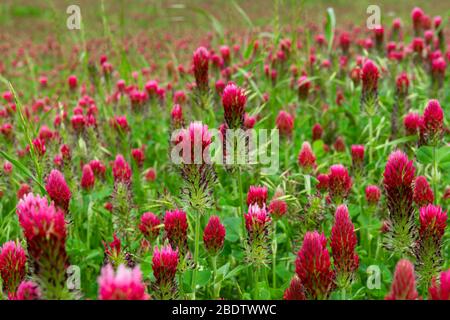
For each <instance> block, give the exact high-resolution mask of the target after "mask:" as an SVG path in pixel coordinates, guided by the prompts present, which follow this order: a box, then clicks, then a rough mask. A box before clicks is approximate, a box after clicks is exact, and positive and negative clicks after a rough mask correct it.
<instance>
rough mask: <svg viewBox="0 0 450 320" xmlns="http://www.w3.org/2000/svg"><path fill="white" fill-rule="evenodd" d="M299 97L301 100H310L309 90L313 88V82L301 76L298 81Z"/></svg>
mask: <svg viewBox="0 0 450 320" xmlns="http://www.w3.org/2000/svg"><path fill="white" fill-rule="evenodd" d="M297 88H298V97H299V99H300V100H306V98H308V94H309V89H310V88H311V81H310V80H309V79H308V77H307V76H301V77H300V78H299V79H298V81H297Z"/></svg>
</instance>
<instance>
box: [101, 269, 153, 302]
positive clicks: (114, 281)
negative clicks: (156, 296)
mask: <svg viewBox="0 0 450 320" xmlns="http://www.w3.org/2000/svg"><path fill="white" fill-rule="evenodd" d="M98 285H99V291H98V298H99V299H100V300H148V299H149V298H150V296H149V295H148V294H147V293H146V292H145V283H144V282H143V280H142V273H141V270H140V268H139V267H135V268H133V269H129V268H127V267H125V266H124V265H120V266H119V267H118V268H117V272H114V269H113V267H112V266H111V265H110V264H108V265H106V266H104V267H103V268H102V271H101V274H100V277H99V278H98Z"/></svg>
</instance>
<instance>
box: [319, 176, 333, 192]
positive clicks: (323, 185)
mask: <svg viewBox="0 0 450 320" xmlns="http://www.w3.org/2000/svg"><path fill="white" fill-rule="evenodd" d="M317 180H318V181H319V183H318V184H317V186H316V188H317V190H319V191H320V192H325V191H327V190H328V186H329V183H330V177H329V176H328V175H327V174H324V173H320V174H319V175H317Z"/></svg>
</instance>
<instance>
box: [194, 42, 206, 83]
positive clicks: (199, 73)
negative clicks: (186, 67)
mask: <svg viewBox="0 0 450 320" xmlns="http://www.w3.org/2000/svg"><path fill="white" fill-rule="evenodd" d="M192 63H193V66H194V76H195V82H196V84H197V88H198V89H199V90H200V91H207V90H208V67H209V52H208V50H207V49H206V48H204V47H199V48H197V50H195V52H194V55H193V59H192Z"/></svg>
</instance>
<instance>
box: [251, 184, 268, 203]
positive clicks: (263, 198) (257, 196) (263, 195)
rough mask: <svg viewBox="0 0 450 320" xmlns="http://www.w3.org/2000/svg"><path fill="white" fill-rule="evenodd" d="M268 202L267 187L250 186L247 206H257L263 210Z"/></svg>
mask: <svg viewBox="0 0 450 320" xmlns="http://www.w3.org/2000/svg"><path fill="white" fill-rule="evenodd" d="M266 202H267V187H263V186H250V188H249V190H248V193H247V205H248V206H250V205H252V204H257V205H258V206H260V207H261V208H262V207H263V206H265V205H266Z"/></svg>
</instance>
